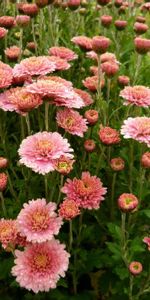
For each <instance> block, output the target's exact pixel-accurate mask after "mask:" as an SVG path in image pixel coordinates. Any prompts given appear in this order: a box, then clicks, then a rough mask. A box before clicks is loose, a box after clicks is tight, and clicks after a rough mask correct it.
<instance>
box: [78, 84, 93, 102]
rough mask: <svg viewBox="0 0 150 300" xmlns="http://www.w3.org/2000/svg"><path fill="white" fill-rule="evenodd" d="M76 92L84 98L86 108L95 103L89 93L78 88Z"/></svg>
mask: <svg viewBox="0 0 150 300" xmlns="http://www.w3.org/2000/svg"><path fill="white" fill-rule="evenodd" d="M74 91H75V93H77V94H78V95H79V96H80V97H81V98H82V100H83V102H84V105H85V106H88V105H90V104H92V103H93V99H92V97H91V95H90V94H89V93H87V92H85V91H83V90H81V89H76V88H74Z"/></svg>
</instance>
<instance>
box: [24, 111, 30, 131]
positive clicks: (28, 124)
mask: <svg viewBox="0 0 150 300" xmlns="http://www.w3.org/2000/svg"><path fill="white" fill-rule="evenodd" d="M25 119H26V124H27V130H28V135H30V134H31V127H30V119H29V114H26V116H25Z"/></svg>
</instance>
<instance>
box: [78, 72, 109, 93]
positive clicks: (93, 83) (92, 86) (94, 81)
mask: <svg viewBox="0 0 150 300" xmlns="http://www.w3.org/2000/svg"><path fill="white" fill-rule="evenodd" d="M82 82H83V85H84V86H85V87H86V88H87V89H89V90H90V91H91V92H96V91H97V86H98V76H91V77H87V78H85V79H84V80H83V81H82ZM104 84H105V82H104V79H102V80H101V82H100V85H101V88H103V87H104Z"/></svg>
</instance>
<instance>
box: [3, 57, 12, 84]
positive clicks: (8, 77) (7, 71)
mask: <svg viewBox="0 0 150 300" xmlns="http://www.w3.org/2000/svg"><path fill="white" fill-rule="evenodd" d="M12 79H13V72H12V68H11V67H10V66H9V65H7V64H4V63H3V62H2V61H0V89H3V88H7V87H9V86H10V85H11V83H12Z"/></svg>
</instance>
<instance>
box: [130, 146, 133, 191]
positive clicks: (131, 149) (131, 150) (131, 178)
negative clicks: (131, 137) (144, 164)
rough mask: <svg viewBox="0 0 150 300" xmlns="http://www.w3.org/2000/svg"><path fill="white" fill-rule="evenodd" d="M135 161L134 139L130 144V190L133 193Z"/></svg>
mask: <svg viewBox="0 0 150 300" xmlns="http://www.w3.org/2000/svg"><path fill="white" fill-rule="evenodd" d="M133 163H134V144H133V141H131V144H130V163H129V190H130V193H132V187H133V177H132V175H133V174H132V173H133Z"/></svg>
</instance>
